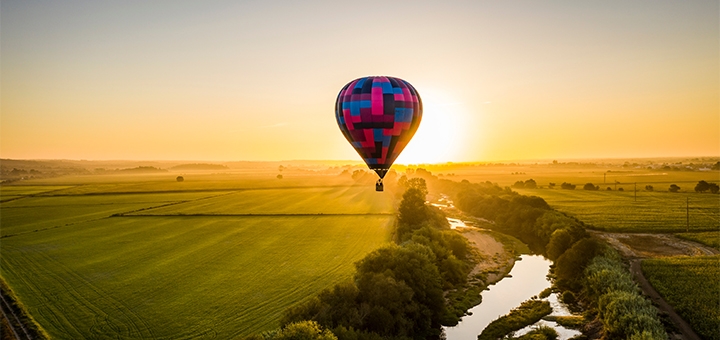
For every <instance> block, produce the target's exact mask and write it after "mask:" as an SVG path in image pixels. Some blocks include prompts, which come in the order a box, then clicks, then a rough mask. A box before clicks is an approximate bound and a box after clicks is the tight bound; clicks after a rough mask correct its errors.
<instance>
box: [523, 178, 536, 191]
mask: <svg viewBox="0 0 720 340" xmlns="http://www.w3.org/2000/svg"><path fill="white" fill-rule="evenodd" d="M525 188H528V189H535V188H537V183H536V182H535V180H534V179H532V178H531V179H529V180H527V181H525Z"/></svg>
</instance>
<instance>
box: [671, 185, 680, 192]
mask: <svg viewBox="0 0 720 340" xmlns="http://www.w3.org/2000/svg"><path fill="white" fill-rule="evenodd" d="M668 191H670V192H678V191H680V187H679V186H677V184H670V189H668Z"/></svg>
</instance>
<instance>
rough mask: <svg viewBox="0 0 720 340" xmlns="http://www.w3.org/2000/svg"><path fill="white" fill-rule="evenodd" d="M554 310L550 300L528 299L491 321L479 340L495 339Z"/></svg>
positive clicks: (534, 321)
mask: <svg viewBox="0 0 720 340" xmlns="http://www.w3.org/2000/svg"><path fill="white" fill-rule="evenodd" d="M551 312H552V307H550V302H548V301H541V300H528V301H525V302H523V303H522V304H520V306H519V307H517V308H515V309H513V310H511V311H510V313H508V314H507V315H503V316H501V317H500V318H498V319H496V320H494V321H493V322H491V323H490V324H489V325H488V326H487V327H485V329H484V330H483V331H482V333H480V335H478V340H495V339H498V338H502V337H504V336H505V335H507V334H508V333H510V332H513V331H516V330H519V329H521V328H523V327H525V326H527V325H532V324H534V323H536V322H538V320H540V319H541V318H542V317H543V316H545V315H548V314H550V313H551Z"/></svg>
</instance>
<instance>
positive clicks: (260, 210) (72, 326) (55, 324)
mask: <svg viewBox="0 0 720 340" xmlns="http://www.w3.org/2000/svg"><path fill="white" fill-rule="evenodd" d="M248 176H251V178H250V179H247V178H242V175H237V174H235V175H227V176H225V175H207V176H201V175H198V176H197V178H196V179H193V178H190V179H188V180H186V181H185V182H183V183H177V182H175V181H174V176H164V177H163V176H156V175H153V176H146V177H143V176H134V177H132V178H134V179H135V181H132V180H128V179H127V178H126V177H122V178H121V177H117V176H88V177H86V178H80V177H78V178H66V179H65V183H63V181H62V180H61V179H58V178H55V179H51V180H43V181H38V183H31V182H30V184H32V185H33V186H34V187H29V186H28V187H25V188H23V186H17V185H15V186H3V187H2V191H1V193H2V194H3V195H5V193H8V194H9V196H13V197H15V199H13V200H9V201H4V202H2V203H0V222H1V223H2V224H1V225H2V228H1V229H0V232H1V233H2V235H3V236H4V237H3V238H2V239H0V242H1V243H0V245H1V247H0V255H2V256H1V257H2V260H1V262H0V269H1V270H2V271H1V274H2V277H3V279H4V280H5V281H7V282H8V284H9V285H10V286H11V287H12V289H13V290H14V291H15V292H16V293H17V295H18V296H19V297H20V299H21V300H22V302H23V303H24V305H25V306H26V307H27V308H28V309H29V311H30V313H31V314H32V315H33V316H34V317H35V319H36V320H37V321H38V322H39V323H40V324H41V326H42V327H43V328H45V329H46V330H47V332H48V333H49V334H50V335H51V336H52V337H53V338H58V339H74V338H88V337H93V338H110V337H112V338H119V339H141V338H161V339H162V338H165V339H169V338H173V339H183V338H185V339H191V338H198V337H214V338H232V337H237V336H240V335H247V334H250V333H254V332H260V331H263V330H270V329H273V328H275V327H277V321H278V319H279V317H280V314H281V313H282V311H283V310H284V309H285V308H286V307H288V306H290V305H293V304H295V303H298V302H300V301H302V300H303V299H305V298H308V297H310V296H312V295H314V294H317V293H318V292H319V291H320V290H322V289H324V288H326V287H328V286H331V285H333V284H335V283H337V282H339V281H342V280H345V279H347V278H349V277H350V275H352V272H353V271H354V267H353V263H354V262H355V261H357V260H359V259H361V258H362V257H363V256H364V255H365V254H367V253H368V252H370V251H372V250H373V249H375V248H377V247H379V246H380V245H382V244H383V243H385V242H388V241H389V239H390V233H391V232H392V226H393V224H394V220H395V216H394V214H393V211H394V210H393V201H392V199H391V197H392V196H391V193H388V192H386V193H376V192H375V191H374V187H372V186H357V185H355V183H354V182H352V181H351V180H349V179H340V178H336V177H337V176H334V177H329V178H328V177H327V176H304V177H303V178H300V177H298V178H295V179H293V178H290V180H288V181H284V180H283V181H279V180H274V181H270V180H267V181H258V182H257V185H256V186H254V187H253V186H252V184H253V183H254V182H253V181H254V180H255V179H256V177H257V176H260V175H248ZM194 177H195V176H194ZM266 177H268V176H266ZM289 177H292V176H289ZM103 179H104V180H103ZM203 182H205V183H203ZM26 183H27V182H26ZM63 184H64V185H63ZM186 184H189V185H186ZM47 185H57V186H63V187H52V188H50V187H39V186H47ZM283 185H285V187H283ZM44 189H49V190H44ZM4 197H5V196H3V199H4ZM132 213H135V214H138V215H136V216H133V215H132ZM181 214H185V215H191V216H182V215H181ZM35 230H37V231H35Z"/></svg>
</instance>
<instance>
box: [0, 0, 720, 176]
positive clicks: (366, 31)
mask: <svg viewBox="0 0 720 340" xmlns="http://www.w3.org/2000/svg"><path fill="white" fill-rule="evenodd" d="M718 7H719V4H718V1H716V0H712V1H665V0H656V1H628V0H623V1H613V0H610V1H477V0H473V1H453V0H449V1H442V2H440V1H362V2H358V1H312V0H311V1H283V0H268V1H133V0H128V1H114V2H111V1H72V0H70V1H13V0H3V1H2V3H1V4H0V82H1V83H0V100H1V102H0V108H1V112H0V158H15V159H97V160H107V159H125V160H206V161H235V160H270V161H272V160H298V159H320V160H359V156H358V155H357V153H355V151H354V150H353V149H352V147H351V146H350V144H349V143H348V142H347V141H346V140H345V139H344V137H343V136H342V134H341V132H340V130H339V129H338V127H337V123H336V121H335V117H334V104H335V99H336V96H337V93H338V92H339V91H340V89H341V88H342V87H343V86H344V85H345V84H346V83H348V82H350V81H352V80H353V79H356V78H359V77H363V76H368V75H388V76H394V77H399V78H402V79H405V80H407V81H408V82H410V83H411V84H412V85H413V86H414V87H415V88H416V89H417V91H418V92H419V94H420V96H421V97H422V100H423V103H424V108H425V109H424V114H423V120H422V123H421V125H420V128H419V129H418V131H417V133H416V135H415V137H414V138H413V140H412V141H411V142H410V144H409V145H408V146H407V148H406V149H405V151H404V152H403V154H402V155H401V156H400V158H399V159H398V160H397V162H399V163H406V164H407V163H433V162H448V161H451V162H471V161H498V160H522V159H577V158H624V157H669V156H711V157H716V156H720V95H719V93H720V20H719V17H720V9H719V8H718Z"/></svg>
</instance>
